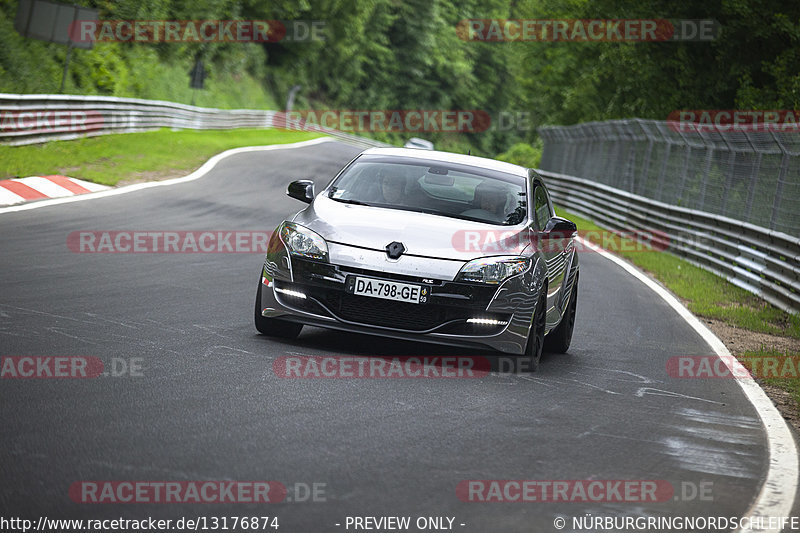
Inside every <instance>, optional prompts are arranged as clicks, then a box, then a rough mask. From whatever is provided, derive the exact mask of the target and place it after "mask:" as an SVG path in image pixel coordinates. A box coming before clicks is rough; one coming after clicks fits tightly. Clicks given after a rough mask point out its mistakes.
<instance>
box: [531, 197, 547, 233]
mask: <svg viewBox="0 0 800 533" xmlns="http://www.w3.org/2000/svg"><path fill="white" fill-rule="evenodd" d="M533 212H534V216H535V217H536V229H538V230H539V231H541V230H543V229H544V227H545V226H546V225H547V221H548V220H550V205H549V204H548V203H547V193H545V190H544V188H543V187H541V186H537V187H536V190H535V191H534V193H533Z"/></svg>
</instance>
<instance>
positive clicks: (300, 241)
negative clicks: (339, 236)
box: [280, 222, 328, 261]
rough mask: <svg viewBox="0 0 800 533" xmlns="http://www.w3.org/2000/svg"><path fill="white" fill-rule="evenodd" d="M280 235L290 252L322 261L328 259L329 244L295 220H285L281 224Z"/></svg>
mask: <svg viewBox="0 0 800 533" xmlns="http://www.w3.org/2000/svg"><path fill="white" fill-rule="evenodd" d="M280 236H281V240H282V241H283V244H285V245H286V248H287V249H288V250H289V253H290V254H292V255H298V256H300V257H308V258H310V259H318V260H320V261H327V260H328V244H327V243H326V242H325V239H323V238H322V237H320V236H319V235H318V234H316V233H314V232H313V231H311V230H310V229H308V228H304V227H303V226H298V225H297V224H294V223H293V222H284V223H283V224H281V229H280Z"/></svg>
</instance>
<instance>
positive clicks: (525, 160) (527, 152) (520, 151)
mask: <svg viewBox="0 0 800 533" xmlns="http://www.w3.org/2000/svg"><path fill="white" fill-rule="evenodd" d="M497 159H499V160H500V161H505V162H506V163H514V164H515V165H520V166H523V167H527V168H539V164H540V163H541V162H542V141H541V139H537V140H536V142H535V143H534V145H533V146H531V145H530V144H527V143H517V144H515V145H514V146H512V147H511V148H510V149H509V150H508V151H507V152H503V153H502V154H499V155H498V156H497Z"/></svg>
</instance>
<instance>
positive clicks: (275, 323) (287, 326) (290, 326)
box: [255, 279, 303, 339]
mask: <svg viewBox="0 0 800 533" xmlns="http://www.w3.org/2000/svg"><path fill="white" fill-rule="evenodd" d="M261 287H262V284H261V280H260V279H259V281H258V290H257V291H256V312H255V322H256V329H257V330H258V332H259V333H261V334H262V335H267V336H269V337H280V338H282V339H296V338H297V336H298V335H300V331H301V330H302V329H303V324H296V323H294V322H287V321H286V320H280V319H277V318H267V317H265V316H261Z"/></svg>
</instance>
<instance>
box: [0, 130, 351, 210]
mask: <svg viewBox="0 0 800 533" xmlns="http://www.w3.org/2000/svg"><path fill="white" fill-rule="evenodd" d="M324 142H335V141H334V139H332V138H330V137H320V138H317V139H311V140H310V141H302V142H296V143H291V144H271V145H269V146H246V147H244V148H233V149H232V150H226V151H224V152H222V153H219V154H217V155H215V156H214V157H212V158H211V159H209V160H208V161H206V162H205V164H203V166H202V167H200V168H198V169H197V170H195V171H194V172H192V173H191V174H189V175H188V176H183V177H182V178H173V179H169V180H164V181H148V182H145V183H135V184H133V185H128V186H125V187H119V188H115V189H106V190H103V191H99V192H93V193H88V194H80V195H76V196H68V197H65V198H54V199H52V200H41V201H38V202H29V203H26V204H22V205H14V206H10V207H3V208H0V214H3V213H13V212H16V211H27V210H29V209H39V208H41V207H48V206H51V205H61V204H68V203H71V202H82V201H84V200H94V199H95V198H105V197H107V196H117V195H120V194H125V193H129V192H133V191H140V190H142V189H149V188H151V187H166V186H169V185H176V184H178V183H186V182H189V181H194V180H196V179H200V178H202V177H203V176H205V175H206V174H208V173H209V171H211V169H213V168H214V167H215V166H216V165H217V163H219V162H220V161H222V160H223V159H225V158H226V157H229V156H232V155H236V154H245V153H249V152H267V151H270V150H287V149H291V148H303V147H306V146H313V145H315V144H320V143H324Z"/></svg>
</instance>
